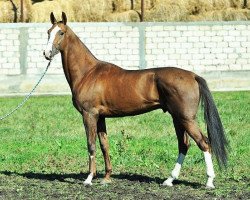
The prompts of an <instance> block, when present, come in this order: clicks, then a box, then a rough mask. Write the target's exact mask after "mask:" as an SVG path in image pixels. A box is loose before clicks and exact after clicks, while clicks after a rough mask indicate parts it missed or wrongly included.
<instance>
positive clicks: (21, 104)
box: [0, 61, 51, 120]
mask: <svg viewBox="0 0 250 200" xmlns="http://www.w3.org/2000/svg"><path fill="white" fill-rule="evenodd" d="M50 63H51V61H49V63H48V65H47V67H46V69H45V71H44V73H43V74H42V76H41V78H40V79H39V80H38V82H37V84H36V85H35V86H34V88H33V89H32V90H31V92H30V93H29V94H28V95H27V96H26V97H25V98H24V99H23V101H22V102H21V103H20V104H19V105H18V106H17V107H16V108H14V109H13V110H12V111H10V112H9V113H7V114H6V115H4V116H2V117H1V118H0V120H3V119H5V118H7V117H9V116H10V115H12V114H13V113H14V112H15V111H17V110H18V109H19V108H21V107H22V106H23V105H24V104H25V102H26V101H28V99H29V98H30V97H31V95H32V94H33V93H34V91H35V89H36V88H37V86H38V85H39V84H40V82H41V81H42V79H43V77H44V76H45V74H46V72H47V71H48V69H49V66H50Z"/></svg>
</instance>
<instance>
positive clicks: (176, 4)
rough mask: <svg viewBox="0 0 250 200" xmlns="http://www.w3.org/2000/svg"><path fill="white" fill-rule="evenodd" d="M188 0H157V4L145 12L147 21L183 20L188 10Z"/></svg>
mask: <svg viewBox="0 0 250 200" xmlns="http://www.w3.org/2000/svg"><path fill="white" fill-rule="evenodd" d="M187 3H188V2H187V1H186V0H179V1H176V0H156V1H155V5H154V7H153V8H152V9H150V10H149V11H147V10H146V12H145V21H183V20H185V18H186V16H187V14H188V10H187Z"/></svg>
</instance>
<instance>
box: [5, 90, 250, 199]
mask: <svg viewBox="0 0 250 200" xmlns="http://www.w3.org/2000/svg"><path fill="white" fill-rule="evenodd" d="M213 95H214V98H215V101H216V104H217V107H218V110H219V113H220V115H221V119H222V122H223V124H224V127H225V131H226V135H227V137H228V139H229V142H230V147H231V149H230V152H229V162H228V167H227V169H226V170H222V171H220V170H219V167H218V165H217V163H216V161H215V159H214V164H215V171H216V175H217V176H216V179H215V186H216V189H215V190H206V189H205V187H204V186H205V182H206V173H205V163H204V158H203V154H202V152H201V151H200V150H199V149H198V147H197V146H196V144H195V143H194V142H193V141H192V142H191V144H192V146H191V148H190V150H189V152H188V156H187V158H186V160H185V162H184V164H183V168H182V171H181V174H180V177H179V180H178V181H176V182H175V185H174V187H173V188H165V187H162V186H160V184H161V183H162V182H163V181H164V179H165V178H167V177H168V176H169V174H170V172H171V170H172V169H173V167H174V164H175V161H176V158H177V153H178V149H177V139H176V136H175V132H174V127H173V124H172V119H171V117H170V115H169V114H166V113H163V112H162V111H161V110H156V111H153V112H150V113H147V114H144V115H139V116H135V117H124V118H113V119H107V129H108V135H109V143H110V153H111V162H112V165H113V176H112V180H113V182H112V183H111V184H110V185H108V186H102V185H101V184H100V183H99V182H100V181H101V177H102V176H103V174H104V162H103V158H102V154H101V151H100V148H99V145H98V148H97V170H98V172H99V175H98V178H97V179H95V180H94V181H93V186H92V187H84V186H83V184H82V182H83V180H84V178H86V173H87V172H88V153H87V145H86V137H85V132H84V130H83V125H82V118H81V115H80V114H79V113H77V112H76V110H75V109H74V108H73V105H72V103H71V97H70V96H46V97H32V98H31V99H30V100H29V101H28V102H27V103H26V104H25V105H24V107H23V108H22V109H20V110H19V111H17V112H16V113H15V114H13V115H12V116H10V117H9V118H7V119H5V120H3V121H0V138H1V145H0V198H1V197H3V198H4V197H5V198H6V199H9V198H16V197H20V198H34V199H41V198H42V199H46V198H50V199H51V198H60V199H62V198H63V199H72V198H73V199H74V198H77V199H98V198H100V197H103V198H105V199H117V198H120V199H140V198H146V199H154V198H158V199H166V198H171V199H182V198H183V199H184V198H185V199H189V198H190V199H192V198H194V197H196V199H204V198H219V199H223V198H226V199H235V198H243V199H246V198H248V197H249V195H250V189H249V188H250V186H249V182H250V159H249V155H250V148H249V143H250V134H249V130H250V92H249V91H248V92H216V93H213ZM21 100H22V98H20V97H17V98H0V105H1V107H0V115H4V114H5V113H6V112H8V111H9V110H11V109H12V108H13V107H15V106H16V105H17V104H18V103H19V102H20V101H21ZM199 123H200V124H201V127H202V129H203V130H204V127H205V126H204V123H203V119H202V112H200V113H199ZM97 144H98V143H97ZM125 191H126V192H125Z"/></svg>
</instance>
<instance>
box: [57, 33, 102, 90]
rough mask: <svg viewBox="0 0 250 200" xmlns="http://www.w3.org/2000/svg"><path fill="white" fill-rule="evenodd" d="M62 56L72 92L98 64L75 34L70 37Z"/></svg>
mask: <svg viewBox="0 0 250 200" xmlns="http://www.w3.org/2000/svg"><path fill="white" fill-rule="evenodd" d="M61 55H62V64H63V69H64V73H65V76H66V79H67V81H68V83H69V85H70V88H71V90H74V88H75V87H77V84H78V83H79V82H80V81H81V80H82V77H83V76H84V74H85V73H87V72H88V71H89V70H90V69H91V68H93V67H95V66H96V64H97V62H98V60H97V59H96V58H95V57H94V56H93V54H92V53H91V52H90V51H89V50H88V49H87V47H86V46H85V45H84V44H83V43H82V42H81V41H80V39H79V38H78V37H77V36H76V35H75V34H74V33H73V32H72V34H71V35H70V36H69V38H68V44H67V46H66V47H65V49H64V51H62V52H61Z"/></svg>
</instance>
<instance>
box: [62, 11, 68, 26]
mask: <svg viewBox="0 0 250 200" xmlns="http://www.w3.org/2000/svg"><path fill="white" fill-rule="evenodd" d="M62 22H63V24H64V25H66V23H67V16H66V14H65V12H62Z"/></svg>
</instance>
